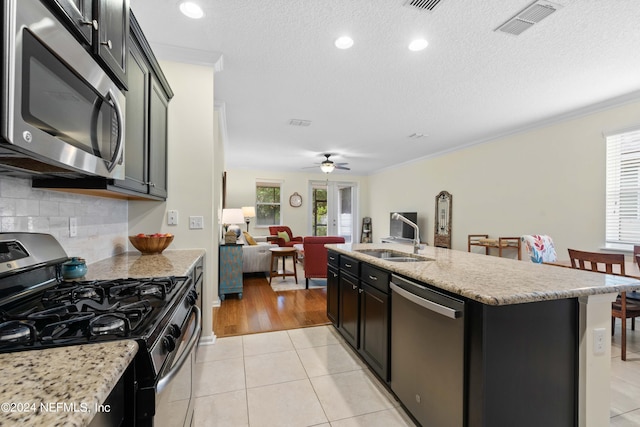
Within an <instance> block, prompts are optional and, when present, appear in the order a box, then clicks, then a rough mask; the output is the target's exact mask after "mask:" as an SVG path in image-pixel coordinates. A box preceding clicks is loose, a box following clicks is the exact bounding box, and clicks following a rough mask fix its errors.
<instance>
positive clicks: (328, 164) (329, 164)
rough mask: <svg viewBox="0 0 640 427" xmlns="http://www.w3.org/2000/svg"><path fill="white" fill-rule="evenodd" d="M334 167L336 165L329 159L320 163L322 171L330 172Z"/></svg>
mask: <svg viewBox="0 0 640 427" xmlns="http://www.w3.org/2000/svg"><path fill="white" fill-rule="evenodd" d="M335 168H336V165H334V164H333V162H331V161H328V162H322V163H321V164H320V170H321V171H322V172H324V173H331V172H333V170H334V169H335Z"/></svg>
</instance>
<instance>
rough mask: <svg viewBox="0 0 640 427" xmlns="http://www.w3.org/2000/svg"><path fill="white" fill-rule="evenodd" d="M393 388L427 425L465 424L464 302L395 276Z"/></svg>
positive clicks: (392, 355)
mask: <svg viewBox="0 0 640 427" xmlns="http://www.w3.org/2000/svg"><path fill="white" fill-rule="evenodd" d="M391 291H392V293H391V389H392V390H393V392H394V393H395V394H396V396H398V398H399V399H400V401H401V402H402V404H403V405H404V406H405V407H406V408H407V409H408V410H409V411H410V412H411V414H412V415H413V416H414V417H415V419H416V420H417V421H418V422H419V423H420V424H422V425H423V426H424V427H431V426H437V427H449V426H456V427H461V426H463V425H464V420H465V415H464V403H465V402H464V350H465V349H464V317H463V316H464V308H465V307H464V301H461V300H458V299H455V298H452V297H450V296H447V295H445V294H443V293H440V292H437V291H435V290H433V289H429V288H427V287H426V286H423V285H421V284H418V283H415V282H411V281H409V280H406V279H403V278H401V277H399V276H396V275H393V276H392V278H391Z"/></svg>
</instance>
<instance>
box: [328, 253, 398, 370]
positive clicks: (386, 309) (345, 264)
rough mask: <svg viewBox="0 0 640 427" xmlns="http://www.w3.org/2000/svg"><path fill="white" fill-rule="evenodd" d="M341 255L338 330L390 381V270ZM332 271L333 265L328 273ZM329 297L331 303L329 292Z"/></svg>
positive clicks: (369, 363) (371, 366)
mask: <svg viewBox="0 0 640 427" xmlns="http://www.w3.org/2000/svg"><path fill="white" fill-rule="evenodd" d="M336 256H337V255H336ZM338 259H339V265H340V269H339V272H338V289H339V294H338V302H337V304H338V307H339V311H338V323H337V325H338V326H337V328H338V331H339V332H340V333H341V335H342V336H343V338H344V339H345V341H347V342H348V343H349V344H350V345H351V346H352V347H353V348H354V350H356V351H357V352H358V354H360V356H361V357H362V358H363V359H364V360H365V361H366V362H367V364H368V365H369V367H370V368H371V369H372V370H373V372H375V373H376V375H378V376H379V377H380V379H382V381H384V382H388V381H389V345H390V341H389V339H390V335H389V315H390V304H389V295H388V294H389V273H387V272H385V271H383V270H381V269H378V268H375V267H372V266H370V265H369V264H366V263H363V262H360V261H357V260H355V259H353V258H351V257H349V256H346V255H340V256H339V258H338ZM329 274H331V268H330V267H329V270H328V271H327V277H328V276H329ZM327 281H329V279H327ZM327 293H329V291H328V290H327ZM327 301H328V302H327V304H329V303H330V299H329V296H328V297H327ZM334 304H335V303H334ZM327 307H328V306H327Z"/></svg>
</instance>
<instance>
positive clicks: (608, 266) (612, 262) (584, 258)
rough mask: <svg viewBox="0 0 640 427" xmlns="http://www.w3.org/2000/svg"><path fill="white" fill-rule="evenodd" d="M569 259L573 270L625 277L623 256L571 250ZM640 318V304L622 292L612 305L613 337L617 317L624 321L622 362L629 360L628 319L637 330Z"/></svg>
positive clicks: (632, 328) (632, 327)
mask: <svg viewBox="0 0 640 427" xmlns="http://www.w3.org/2000/svg"><path fill="white" fill-rule="evenodd" d="M569 258H570V259H571V267H573V268H577V269H580V270H590V271H595V272H598V273H607V274H617V275H620V276H624V275H625V271H624V255H623V254H604V253H600V252H584V251H578V250H575V249H569ZM616 267H617V268H616ZM639 316H640V304H637V303H635V302H627V293H626V292H621V293H620V295H618V297H617V298H616V301H615V302H613V303H611V335H613V331H614V329H615V325H616V317H617V318H619V319H620V320H621V321H622V336H621V341H622V352H621V359H622V360H627V319H631V330H635V328H636V323H635V318H636V317H639Z"/></svg>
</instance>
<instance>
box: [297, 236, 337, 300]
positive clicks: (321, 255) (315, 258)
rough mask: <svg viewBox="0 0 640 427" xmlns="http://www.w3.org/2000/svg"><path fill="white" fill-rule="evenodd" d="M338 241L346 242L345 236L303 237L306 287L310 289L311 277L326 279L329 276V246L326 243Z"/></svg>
mask: <svg viewBox="0 0 640 427" xmlns="http://www.w3.org/2000/svg"><path fill="white" fill-rule="evenodd" d="M337 243H344V237H338V236H309V237H305V238H304V239H303V241H302V248H303V251H304V278H305V288H306V289H309V279H325V278H326V277H327V248H325V247H324V245H327V244H337Z"/></svg>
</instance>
